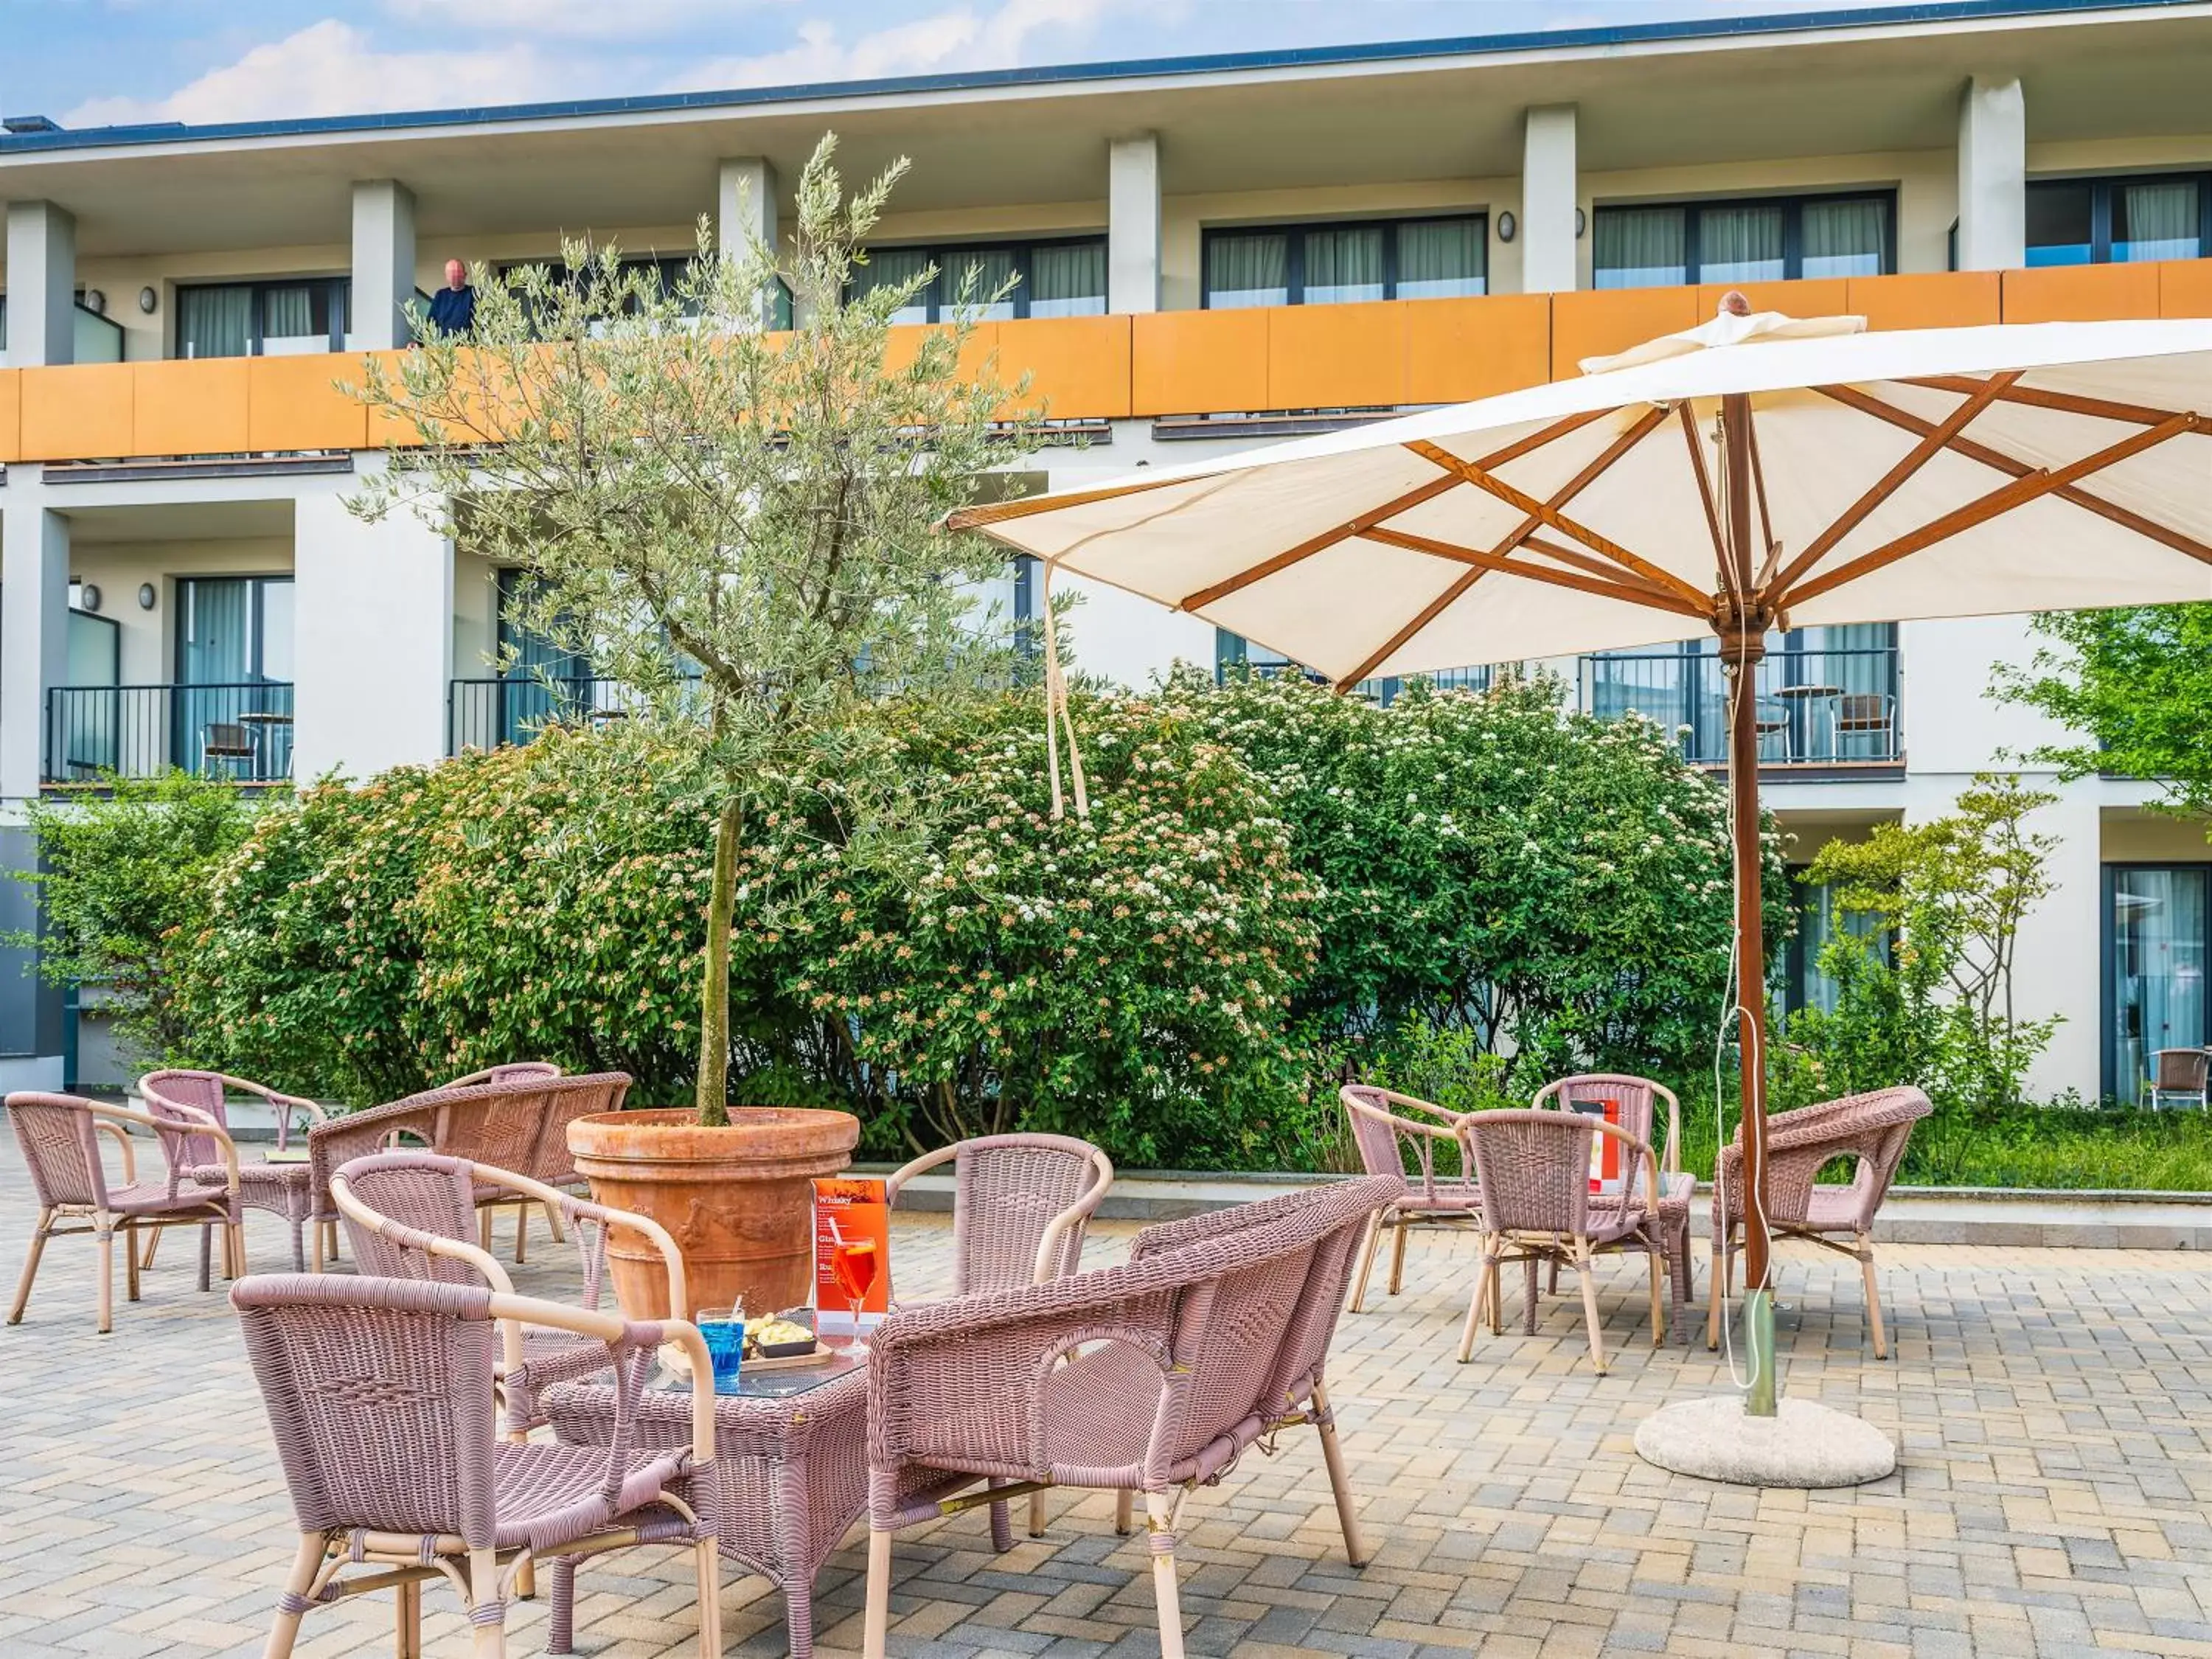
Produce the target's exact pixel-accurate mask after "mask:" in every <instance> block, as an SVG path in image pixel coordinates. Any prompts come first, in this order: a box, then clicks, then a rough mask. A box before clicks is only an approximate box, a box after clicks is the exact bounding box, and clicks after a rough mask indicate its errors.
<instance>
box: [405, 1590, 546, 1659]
mask: <svg viewBox="0 0 2212 1659" xmlns="http://www.w3.org/2000/svg"><path fill="white" fill-rule="evenodd" d="M392 1601H393V1603H394V1605H393V1608H392V1626H393V1628H392V1652H393V1653H395V1654H396V1655H398V1659H422V1580H421V1579H419V1578H410V1579H409V1580H408V1581H407V1582H406V1583H404V1584H401V1585H399V1586H398V1588H397V1589H395V1590H394V1591H393V1592H392ZM548 1651H550V1649H549V1650H548Z"/></svg>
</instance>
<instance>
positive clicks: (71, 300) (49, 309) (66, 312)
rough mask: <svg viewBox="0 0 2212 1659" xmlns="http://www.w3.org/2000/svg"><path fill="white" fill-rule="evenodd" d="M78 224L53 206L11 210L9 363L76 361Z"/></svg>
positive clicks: (21, 206) (24, 206)
mask: <svg viewBox="0 0 2212 1659" xmlns="http://www.w3.org/2000/svg"><path fill="white" fill-rule="evenodd" d="M75 361H76V218H75V217H74V216H71V215H70V213H69V212H68V211H67V210H65V209H63V208H58V207H57V206H55V205H54V204H52V202H10V203H9V204H8V362H9V365H10V366H11V367H13V368H33V367H36V366H38V365H40V364H46V363H67V362H75Z"/></svg>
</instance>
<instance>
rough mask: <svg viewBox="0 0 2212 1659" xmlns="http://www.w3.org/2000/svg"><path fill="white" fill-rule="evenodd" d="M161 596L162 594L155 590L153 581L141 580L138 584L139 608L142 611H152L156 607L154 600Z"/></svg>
mask: <svg viewBox="0 0 2212 1659" xmlns="http://www.w3.org/2000/svg"><path fill="white" fill-rule="evenodd" d="M160 597H161V595H159V594H158V593H156V592H155V591H154V584H153V583H151V582H140V583H139V584H138V608H139V609H140V610H141V611H151V610H152V609H153V608H154V601H155V599H159V598H160Z"/></svg>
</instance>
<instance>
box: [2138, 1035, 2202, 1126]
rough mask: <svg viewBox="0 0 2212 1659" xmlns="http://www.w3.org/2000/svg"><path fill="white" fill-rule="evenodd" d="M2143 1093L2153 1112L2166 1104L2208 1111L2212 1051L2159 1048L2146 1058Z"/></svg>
mask: <svg viewBox="0 0 2212 1659" xmlns="http://www.w3.org/2000/svg"><path fill="white" fill-rule="evenodd" d="M2150 1064H2151V1073H2150V1075H2149V1076H2148V1078H2146V1079H2144V1083H2145V1084H2146V1085H2147V1086H2146V1088H2145V1090H2144V1093H2145V1094H2146V1095H2147V1096H2148V1098H2149V1101H2150V1105H2151V1109H2152V1110H2153V1111H2156V1110H2157V1109H2159V1108H2160V1107H2161V1106H2163V1105H2165V1104H2166V1103H2167V1102H2168V1101H2170V1100H2182V1101H2187V1102H2188V1103H2190V1104H2191V1105H2193V1106H2195V1107H2196V1108H2197V1109H2198V1110H2199V1111H2203V1110H2206V1109H2212V1048H2160V1049H2159V1050H2158V1051H2157V1052H2156V1053H2154V1054H2152V1055H2151V1057H2150Z"/></svg>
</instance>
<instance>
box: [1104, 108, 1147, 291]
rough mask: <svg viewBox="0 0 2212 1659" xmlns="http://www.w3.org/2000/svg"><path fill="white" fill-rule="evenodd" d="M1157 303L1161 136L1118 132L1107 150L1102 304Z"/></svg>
mask: <svg viewBox="0 0 2212 1659" xmlns="http://www.w3.org/2000/svg"><path fill="white" fill-rule="evenodd" d="M1159 308H1160V140H1159V135H1158V134H1157V133H1151V132H1145V133H1139V134H1138V135H1137V136H1136V137H1133V138H1116V139H1115V140H1114V142H1113V143H1111V144H1109V146H1108V147H1107V150H1106V309H1107V310H1109V311H1110V312H1112V313H1115V315H1116V316H1124V315H1127V314H1130V313H1136V312H1145V311H1158V309H1159Z"/></svg>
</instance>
